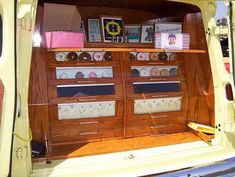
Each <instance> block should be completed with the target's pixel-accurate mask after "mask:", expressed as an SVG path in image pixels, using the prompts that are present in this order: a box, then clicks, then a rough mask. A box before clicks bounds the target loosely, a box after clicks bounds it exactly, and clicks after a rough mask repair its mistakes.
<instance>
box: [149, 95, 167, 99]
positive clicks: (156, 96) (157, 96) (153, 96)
mask: <svg viewBox="0 0 235 177" xmlns="http://www.w3.org/2000/svg"><path fill="white" fill-rule="evenodd" d="M168 96H169V95H152V98H159V97H168Z"/></svg>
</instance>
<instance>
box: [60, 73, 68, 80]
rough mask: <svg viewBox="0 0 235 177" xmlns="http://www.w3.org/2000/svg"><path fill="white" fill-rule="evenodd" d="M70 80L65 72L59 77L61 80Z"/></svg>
mask: <svg viewBox="0 0 235 177" xmlns="http://www.w3.org/2000/svg"><path fill="white" fill-rule="evenodd" d="M67 78H68V75H67V73H66V72H63V73H61V74H60V75H59V79H67Z"/></svg>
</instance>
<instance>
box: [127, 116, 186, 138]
mask: <svg viewBox="0 0 235 177" xmlns="http://www.w3.org/2000/svg"><path fill="white" fill-rule="evenodd" d="M126 125H127V129H126V137H136V136H143V135H155V134H158V135H159V134H168V133H176V132H183V131H186V125H187V119H186V113H184V112H183V113H182V112H175V113H161V114H157V115H155V117H151V116H132V117H130V118H128V119H127V122H126Z"/></svg>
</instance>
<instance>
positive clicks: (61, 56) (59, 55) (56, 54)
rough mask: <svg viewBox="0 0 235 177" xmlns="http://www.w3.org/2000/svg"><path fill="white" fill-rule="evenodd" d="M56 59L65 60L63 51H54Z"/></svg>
mask: <svg viewBox="0 0 235 177" xmlns="http://www.w3.org/2000/svg"><path fill="white" fill-rule="evenodd" d="M55 59H56V61H67V59H66V53H65V52H56V53H55Z"/></svg>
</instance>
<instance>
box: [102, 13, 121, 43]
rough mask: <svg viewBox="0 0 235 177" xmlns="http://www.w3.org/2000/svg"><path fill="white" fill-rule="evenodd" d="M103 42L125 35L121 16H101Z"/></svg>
mask: <svg viewBox="0 0 235 177" xmlns="http://www.w3.org/2000/svg"><path fill="white" fill-rule="evenodd" d="M101 27H102V37H103V42H111V41H112V39H113V38H119V37H122V36H123V26H122V18H121V17H103V16H102V17H101Z"/></svg>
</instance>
